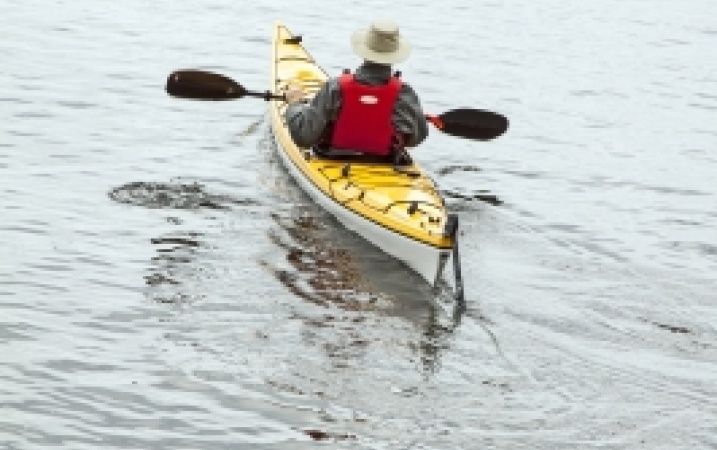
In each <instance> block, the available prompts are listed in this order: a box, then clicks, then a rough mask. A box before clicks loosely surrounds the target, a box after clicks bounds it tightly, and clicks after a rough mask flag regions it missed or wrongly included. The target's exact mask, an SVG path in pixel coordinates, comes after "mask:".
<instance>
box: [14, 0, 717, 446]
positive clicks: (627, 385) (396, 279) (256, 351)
mask: <svg viewBox="0 0 717 450" xmlns="http://www.w3.org/2000/svg"><path fill="white" fill-rule="evenodd" d="M36 3H37V2H23V3H13V4H10V2H8V1H5V2H4V3H3V4H2V5H0V11H1V13H0V17H2V27H1V28H0V30H2V31H0V51H1V53H2V55H3V64H2V66H1V68H0V86H2V88H1V89H0V119H1V122H0V123H2V125H0V130H1V131H2V133H1V134H0V170H1V171H2V172H1V174H0V189H1V190H2V195H1V196H0V207H1V210H2V219H1V220H0V245H1V247H0V248H1V249H2V257H1V258H0V311H1V314H0V349H1V350H0V405H1V409H0V444H1V445H0V448H7V449H14V450H16V449H17V450H19V449H23V450H24V449H33V450H36V449H43V448H67V449H73V450H77V449H109V448H121V449H128V448H138V449H139V448H142V449H145V448H152V449H173V450H176V449H213V450H214V449H221V448H227V449H228V448H231V449H237V448H265V449H279V448H281V449H285V448H292V449H293V448H313V447H314V446H315V445H316V443H317V442H316V441H319V442H322V443H325V445H328V446H330V447H331V448H361V449H369V448H370V449H382V448H385V449H398V448H425V449H444V448H453V449H458V448H465V449H473V448H511V449H516V448H525V449H537V448H545V449H575V448H601V449H633V448H650V449H711V448H717V438H716V436H717V425H716V424H717V421H716V420H715V417H716V416H717V407H716V406H715V402H714V398H715V395H717V330H716V328H715V323H717V312H716V309H717V306H715V304H716V303H717V302H716V300H717V297H716V294H715V292H717V282H716V281H715V276H714V273H715V271H716V270H717V247H716V246H715V245H716V244H715V243H716V242H717V231H715V230H717V213H716V212H715V205H717V195H716V193H715V187H714V177H715V174H717V157H716V156H715V144H717V131H715V127H714V123H715V119H716V118H717V95H716V94H715V92H717V76H716V75H715V74H716V73H717V63H716V61H717V60H715V58H713V57H711V55H712V54H713V53H714V52H713V50H712V49H713V48H714V47H715V45H716V44H717V25H715V21H714V19H713V18H714V17H717V7H716V6H715V4H714V2H708V1H706V0H701V1H698V2H697V3H694V2H692V3H690V4H687V3H679V2H665V1H657V2H650V3H646V2H642V1H638V0H630V1H626V2H616V1H608V2H607V3H606V2H600V3H598V2H589V3H586V2H582V3H580V4H565V2H557V1H552V0H551V1H548V2H540V3H535V2H524V1H510V2H488V3H483V4H476V3H475V2H467V1H464V2H453V3H451V5H450V6H449V5H446V4H441V3H432V4H431V3H424V2H418V1H415V2H403V3H401V4H400V6H399V5H392V6H389V7H387V6H386V5H385V4H384V3H379V2H375V1H369V2H363V4H361V5H354V4H351V5H350V7H349V6H348V5H349V4H343V3H337V2H320V4H316V5H315V6H316V7H315V9H311V8H309V7H308V6H307V5H298V4H296V3H295V2H285V1H279V2H271V3H270V4H269V3H267V4H256V5H252V6H248V5H246V4H240V3H237V2H227V1H225V0H213V1H210V2H203V3H202V4H192V5H183V4H180V3H178V2H168V1H160V2H153V3H151V4H149V3H146V2H137V1H129V2H124V3H109V2H87V1H81V2H63V1H51V2H44V3H43V4H42V5H41V7H40V5H39V4H36ZM377 9H380V10H381V11H384V12H385V13H386V14H385V15H387V16H390V17H393V18H397V19H400V20H401V26H402V30H403V32H404V33H405V34H406V35H407V36H408V37H409V38H411V39H412V41H413V42H414V45H415V52H414V54H413V56H412V58H411V59H409V61H408V62H407V63H406V64H405V65H404V66H403V67H402V69H403V71H404V74H405V77H406V79H407V80H408V81H409V82H410V83H411V84H412V85H413V86H414V87H415V88H416V90H417V91H418V92H420V93H421V97H422V99H423V102H424V107H425V109H426V110H427V111H430V112H433V113H440V112H442V111H445V110H447V109H451V108H455V107H461V106H469V107H476V108H483V109H491V110H495V111H498V112H501V113H503V114H505V115H507V116H508V117H509V118H510V119H511V129H510V130H509V132H508V134H506V135H505V136H503V137H501V138H500V139H498V140H496V141H493V142H490V143H474V142H469V141H461V140H459V139H455V138H451V137H449V136H445V135H441V134H440V133H438V132H435V131H434V132H433V133H432V135H431V136H430V138H429V140H428V141H427V142H426V144H425V145H424V146H423V147H422V148H420V149H417V150H415V152H414V156H415V158H416V159H417V160H419V161H420V162H421V163H422V164H423V165H424V167H426V168H427V169H428V170H429V171H431V173H432V174H434V176H435V178H436V181H437V182H438V183H439V185H440V187H441V188H442V189H443V190H444V192H445V193H446V197H447V200H448V202H449V204H450V206H451V209H452V210H454V211H457V212H458V213H459V214H460V216H461V223H462V235H461V243H462V248H461V255H462V260H463V274H464V278H465V282H466V292H467V301H468V309H467V311H466V312H465V314H463V315H460V316H456V317H454V316H452V315H451V314H449V313H447V312H446V310H444V308H442V307H441V306H440V304H439V303H440V302H437V301H436V299H434V298H433V297H434V296H433V294H432V293H431V291H430V289H428V288H427V287H426V286H424V285H423V284H422V283H421V282H420V281H419V280H418V279H417V277H416V276H415V275H413V274H412V273H410V272H409V271H408V270H407V269H405V268H404V267H402V266H401V265H400V264H397V263H396V262H395V261H392V260H391V259H390V258H387V257H386V256H384V255H383V254H381V253H379V252H377V251H375V250H373V249H371V248H368V247H367V246H366V245H365V244H364V243H363V242H362V241H361V240H360V239H359V238H357V237H355V236H353V235H351V234H350V233H348V232H347V231H345V230H343V229H342V228H341V227H340V226H339V225H338V224H337V223H336V222H334V221H333V220H332V219H330V218H329V217H327V216H326V215H325V214H324V213H323V212H322V211H321V210H319V209H318V208H317V207H316V206H315V205H313V204H312V203H311V202H310V201H309V200H308V198H307V197H306V196H304V195H303V194H302V193H301V192H299V191H298V190H297V187H296V185H294V184H293V183H292V182H291V180H289V178H288V176H287V174H286V172H285V171H284V170H283V169H282V168H281V166H280V164H279V163H278V160H277V158H276V157H275V156H274V155H273V147H272V146H271V144H270V139H269V135H268V133H267V119H266V116H265V105H264V104H262V102H261V101H259V100H251V99H247V100H242V101H238V102H225V103H199V102H183V101H179V100H176V99H171V98H168V97H167V96H166V95H165V94H164V92H163V84H164V80H165V78H166V76H167V74H168V73H170V72H171V71H173V70H175V69H179V68H188V67H197V68H204V69H209V70H215V71H218V72H221V73H225V74H227V75H229V76H232V77H234V78H236V79H237V80H239V81H240V82H241V83H242V84H244V85H245V86H246V87H248V88H250V89H257V90H262V89H264V88H265V86H266V85H267V78H268V72H269V70H268V60H267V55H268V54H269V41H270V39H269V37H270V32H271V25H272V23H273V21H274V20H277V19H280V20H283V21H285V22H286V23H287V25H289V27H290V28H291V29H292V30H294V31H295V32H297V33H301V34H304V36H305V41H306V44H307V46H308V47H309V49H310V50H311V51H312V53H313V54H314V56H315V57H316V58H317V59H318V60H319V61H323V62H325V67H326V68H327V70H329V71H331V72H334V73H337V72H338V71H339V70H340V69H341V68H343V67H345V66H353V65H355V64H356V62H357V60H356V58H355V57H353V56H351V55H350V53H349V52H350V50H349V45H348V35H349V34H350V32H351V31H352V30H353V28H354V27H356V26H360V25H363V24H365V23H367V22H368V21H369V20H371V19H372V18H373V17H374V15H375V12H376V10H377ZM336 17H341V20H340V21H337V20H336ZM437 63H438V64H437ZM482 200H485V201H482Z"/></svg>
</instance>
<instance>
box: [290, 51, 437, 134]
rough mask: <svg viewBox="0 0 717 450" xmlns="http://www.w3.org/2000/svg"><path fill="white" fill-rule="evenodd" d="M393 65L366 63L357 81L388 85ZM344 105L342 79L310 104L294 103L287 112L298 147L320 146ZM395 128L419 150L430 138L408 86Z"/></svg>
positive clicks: (395, 110) (403, 87) (396, 114)
mask: <svg viewBox="0 0 717 450" xmlns="http://www.w3.org/2000/svg"><path fill="white" fill-rule="evenodd" d="M391 75H392V72H391V66H387V65H384V64H376V63H372V62H368V61H366V62H364V63H363V64H362V65H361V66H359V67H358V69H356V72H355V73H354V76H355V77H356V80H357V81H359V82H361V83H365V84H385V83H387V82H388V79H389V78H390V77H391ZM340 106H341V88H340V87H339V79H338V78H331V79H329V80H328V81H327V82H326V83H324V85H323V86H322V87H321V89H320V90H319V91H318V92H317V93H316V95H315V96H314V98H312V99H311V101H310V102H309V103H308V104H304V103H294V104H292V105H289V107H288V108H287V109H286V113H285V118H286V122H287V124H288V126H289V132H290V133H291V137H292V138H293V139H294V142H296V144H297V145H299V146H300V147H311V146H313V145H315V144H317V143H318V141H319V139H320V138H321V135H322V134H323V132H324V130H325V129H326V125H327V124H328V123H329V122H331V121H335V120H336V118H337V117H338V112H339V107H340ZM393 126H394V128H395V129H396V130H398V131H400V132H401V133H403V134H405V135H407V138H408V139H407V141H406V146H407V147H415V146H416V145H418V144H420V143H421V142H423V140H424V139H426V137H427V136H428V125H427V123H426V118H425V117H424V113H423V109H422V108H421V103H420V101H419V100H418V96H417V95H416V93H415V92H414V90H413V88H411V87H410V86H409V85H407V84H406V83H403V84H402V85H401V91H400V92H399V94H398V99H397V100H396V104H395V106H394V108H393Z"/></svg>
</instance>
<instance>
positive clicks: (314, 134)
mask: <svg viewBox="0 0 717 450" xmlns="http://www.w3.org/2000/svg"><path fill="white" fill-rule="evenodd" d="M340 102H341V92H340V90H339V86H338V81H337V80H336V79H330V80H329V81H327V82H326V83H324V85H323V86H321V89H319V91H318V92H317V93H316V95H315V96H314V97H313V98H312V99H311V101H310V102H309V103H308V104H305V103H294V104H291V105H289V106H288V108H287V109H286V112H285V113H284V117H285V118H286V123H287V125H288V127H289V133H290V134H291V138H292V139H293V140H294V142H296V145H298V146H299V147H311V146H313V145H315V144H317V143H318V142H319V139H320V138H321V135H322V134H323V132H324V130H325V129H326V125H327V124H328V123H329V122H330V121H332V120H336V117H337V115H338V114H337V111H338V108H339V105H340Z"/></svg>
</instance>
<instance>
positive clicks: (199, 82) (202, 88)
mask: <svg viewBox="0 0 717 450" xmlns="http://www.w3.org/2000/svg"><path fill="white" fill-rule="evenodd" d="M166 90H167V93H168V94H169V95H171V96H174V97H181V98H187V99H193V100H215V101H219V100H236V99H240V98H242V97H257V98H263V99H264V100H267V101H268V100H286V97H284V96H283V95H280V94H274V93H272V92H270V91H265V92H257V91H248V90H246V89H245V88H244V87H243V86H242V85H241V84H239V83H237V82H236V81H234V80H232V79H231V78H229V77H226V76H224V75H219V74H216V73H212V72H206V71H202V70H178V71H176V72H173V73H171V74H170V75H169V77H168V78H167V86H166ZM426 120H428V121H429V122H430V123H431V124H433V125H434V126H435V127H436V128H438V129H439V130H441V131H442V132H444V133H446V134H450V135H452V136H457V137H461V138H466V139H473V140H478V141H488V140H491V139H495V138H497V137H498V136H500V135H502V134H503V133H505V132H506V130H507V129H508V119H507V118H506V117H504V116H502V115H501V114H498V113H494V112H491V111H484V110H480V109H472V108H459V109H452V110H450V111H447V112H445V113H443V114H440V115H438V116H434V115H429V114H427V115H426Z"/></svg>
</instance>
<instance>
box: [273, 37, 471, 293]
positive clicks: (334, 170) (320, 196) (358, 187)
mask: <svg viewBox="0 0 717 450" xmlns="http://www.w3.org/2000/svg"><path fill="white" fill-rule="evenodd" d="M327 78H328V75H327V74H326V72H324V70H323V69H322V68H321V67H320V66H319V65H318V64H317V63H316V61H315V60H314V59H313V58H312V56H311V55H310V54H309V53H308V52H307V51H306V49H305V48H304V47H303V45H302V43H301V40H300V39H299V38H295V37H294V36H293V35H292V33H291V32H290V31H289V30H288V29H287V28H286V27H285V26H284V25H282V24H280V23H277V24H275V26H274V36H273V43H272V58H271V80H270V87H269V89H270V91H271V92H277V93H280V92H283V91H284V90H285V89H286V86H287V84H289V83H292V82H294V83H299V84H301V85H302V87H303V88H304V91H305V92H307V94H308V96H311V95H312V94H315V93H316V92H317V91H318V89H319V88H320V87H321V85H322V84H323V83H324V82H325V81H326V80H327ZM269 105H270V106H269V115H270V122H271V127H272V134H273V136H274V140H275V142H276V150H277V152H278V154H279V156H280V158H281V160H282V162H283V164H284V165H285V167H286V168H287V170H288V171H289V173H290V174H291V176H292V177H293V178H294V179H295V180H296V182H297V183H298V184H299V185H300V186H301V188H302V189H303V190H304V191H306V193H307V194H308V195H309V196H310V197H311V198H312V199H313V200H314V201H315V202H316V203H318V204H319V205H320V206H321V207H323V208H324V209H326V210H327V211H328V212H329V213H331V214H332V215H333V216H335V217H336V218H337V219H338V220H339V222H341V223H342V224H343V225H344V226H345V227H346V228H348V229H350V230H352V231H354V232H356V233H358V234H359V235H360V236H362V237H363V238H364V239H366V240H367V241H369V242H371V243H372V244H374V245H375V246H377V247H378V248H380V249H382V250H383V251H384V252H386V253H388V254H389V255H391V256H393V257H395V258H397V259H399V260H401V261H403V262H404V263H405V264H406V265H408V267H410V268H411V269H413V270H414V271H415V272H417V273H418V274H420V275H421V276H422V277H423V278H424V279H425V280H426V281H428V282H429V283H430V284H432V285H435V283H436V282H437V281H438V279H439V277H440V275H441V272H442V270H443V267H444V266H445V264H446V262H447V261H448V260H449V259H450V257H451V254H452V251H453V248H454V243H455V241H454V237H455V235H456V228H457V220H456V219H455V217H452V216H450V217H449V214H448V213H447V211H446V207H445V203H444V201H443V198H442V197H441V195H440V193H439V192H438V190H437V188H436V186H435V184H434V182H433V181H432V180H431V178H430V177H429V176H428V175H427V174H426V173H425V172H424V171H423V170H422V169H421V167H419V166H418V165H417V164H415V162H412V163H411V164H410V165H404V166H400V167H396V166H394V165H393V164H391V163H380V162H364V161H360V160H358V161H357V160H356V158H351V159H349V158H344V159H342V158H341V157H331V158H327V157H325V156H322V155H319V154H317V153H315V152H314V151H312V149H308V148H301V147H298V146H297V145H296V144H295V143H294V142H293V141H292V139H291V136H290V134H289V130H288V128H287V127H286V123H285V120H284V111H285V110H286V106H287V105H286V103H285V102H284V101H281V100H278V101H272V102H269ZM367 132H370V130H367Z"/></svg>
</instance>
